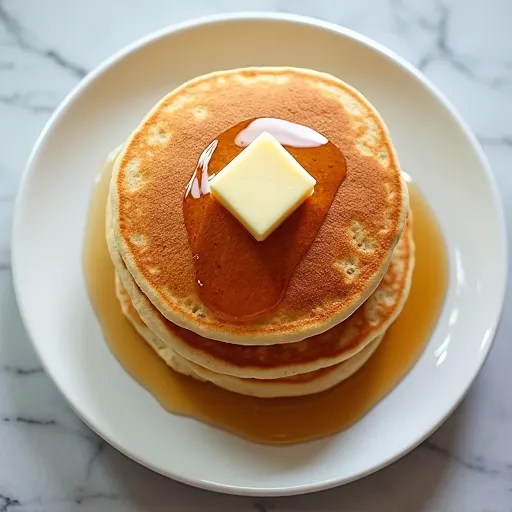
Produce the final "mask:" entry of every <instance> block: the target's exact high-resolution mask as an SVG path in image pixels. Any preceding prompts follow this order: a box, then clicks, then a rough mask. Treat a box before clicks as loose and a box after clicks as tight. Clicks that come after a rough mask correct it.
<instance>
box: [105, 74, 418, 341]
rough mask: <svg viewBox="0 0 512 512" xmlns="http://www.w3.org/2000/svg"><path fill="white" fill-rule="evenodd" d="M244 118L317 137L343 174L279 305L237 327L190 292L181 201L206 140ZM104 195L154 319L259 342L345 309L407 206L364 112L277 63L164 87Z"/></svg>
mask: <svg viewBox="0 0 512 512" xmlns="http://www.w3.org/2000/svg"><path fill="white" fill-rule="evenodd" d="M254 117H277V118H282V119H286V120H289V121H292V122H296V123H300V124H305V125H307V126H310V127H311V128H313V129H315V130H317V131H318V132H320V133H322V134H323V135H324V136H326V137H327V138H328V139H329V140H330V141H332V142H333V143H334V144H336V145H337V146H338V147H339V148H340V149H341V150H342V152H343V154H344V156H345V159H346V161H347V176H346V178H345V180H344V182H343V183H342V184H341V186H340V188H339V190H338V193H337V195H336V198H335V199H334V202H333V204H332V205H331V208H330V210H329V213H328V214H327V217H326V219H325V221H324V223H323V225H322V227H321V228H320V231H319V233H318V236H317V238H316V239H315V241H314V242H313V244H312V245H311V247H310V249H309V251H308V252H307V253H306V255H305V256H304V258H303V259H302V261H301V262H300V263H299V265H298V266H297V268H296V269H295V273H294V275H293V277H292V279H291V281H290V283H289V286H288V288H287V291H286V293H285V295H284V298H283V300H282V301H281V303H280V304H279V305H278V307H277V308H276V309H275V310H273V311H272V312H271V313H270V314H269V315H267V316H266V317H265V318H263V319H259V320H258V321H256V322H252V323H250V324H236V323H230V322H227V321H224V320H221V319H219V318H217V317H215V315H213V314H211V313H210V312H209V311H208V310H207V309H205V308H204V307H203V305H202V304H201V303H200V301H199V299H198V297H197V294H196V289H195V279H194V277H195V276H194V267H193V264H192V259H191V252H190V249H189V246H188V238H187V233H186V229H185V225H184V219H183V211H182V203H183V194H184V191H185V187H186V185H187V183H188V181H189V179H190V177H191V175H192V173H193V171H194V169H195V166H196V164H197V161H198V158H199V156H200V155H201V153H202V151H203V150H204V149H205V147H206V146H207V145H208V144H209V143H210V142H211V141H212V140H213V139H214V138H215V137H216V136H217V135H218V134H219V133H221V132H222V131H224V130H226V129H227V128H229V127H230V126H232V125H234V124H236V123H238V122H240V121H243V120H244V119H249V118H254ZM226 163H227V162H226ZM111 197H112V204H113V215H114V231H115V235H116V242H117V246H118V249H119V251H120V253H121V256H122V258H123V260H124V261H125V263H126V265H127V267H128V269H129V271H130V273H131V274H132V276H133V277H134V279H135V280H136V282H137V283H138V285H139V286H140V287H141V289H142V291H143V292H144V293H145V294H146V295H147V296H148V298H149V299H150V300H151V301H152V302H153V304H154V305H155V306H156V307H157V308H158V309H159V310H160V311H161V312H162V314H163V315H164V316H166V317H167V318H168V319H169V320H171V321H172V322H174V323H176V324H178V325H180V326H182V327H185V328H187V329H191V330H193V331H195V332H197V333H199V334H201V335H203V336H206V337H209V338H214V339H220V340H223V341H229V342H235V343H241V344H260V345H261V344H271V343H284V342H293V341H298V340H300V339H304V338H305V337H307V336H311V335H313V334H317V333H319V332H323V331H325V330H327V329H329V328H330V327H332V326H333V325H335V324H336V323H339V322H340V321H342V320H343V319H344V318H346V317H347V316H348V315H349V314H350V313H352V311H354V309H355V308H356V307H357V306H359V305H360V304H361V302H362V301H364V300H365V299H366V298H367V297H368V296H369V295H370V293H371V292H372V291H373V289H374V288H375V287H376V286H377V284H378V282H379V280H380V278H381V277H382V275H383V273H384V271H385V269H386V267H387V265H388V263H389V260H390V257H391V254H392V251H393V248H394V246H395V244H396V243H397V241H398V239H399V236H400V233H401V231H402V228H403V225H404V222H405V218H406V214H407V205H408V201H407V192H406V189H405V187H404V184H403V182H402V180H401V177H400V170H399V166H398V162H397V159H396V156H395V154H394V151H393V148H392V146H391V143H390V140H389V137H388V135H387V132H386V129H385V127H384V125H383V123H382V121H381V119H380V117H379V116H378V114H377V113H376V112H375V111H374V109H373V108H372V107H371V106H370V105H369V104H368V103H367V102H366V101H365V100H364V99H363V98H362V97H361V96H360V95H359V94H358V93H357V92H356V91H354V90H353V89H351V88H350V87H349V86H346V85H345V84H343V83H342V82H340V81H339V80H337V79H334V78H333V77H330V76H329V75H320V74H318V73H314V72H310V71H306V70H296V69H284V68H265V69H262V68H259V69H246V70H237V71H231V72H223V73H218V74H213V75H208V76H206V77H200V78H198V79H196V80H194V81H192V82H189V83H188V84H185V85H184V86H182V87H181V88H179V89H177V90H175V91H173V92H172V93H170V94H169V95H168V96H167V97H166V98H164V99H163V100H162V101H161V102H160V103H159V105H158V106H157V107H156V108H155V109H154V110H153V111H152V112H151V113H150V114H149V115H148V116H147V117H146V119H145V120H144V121H143V123H142V124H141V125H140V127H139V128H138V129H137V130H136V131H135V132H134V134H133V135H132V137H131V138H130V139H129V141H128V143H127V146H126V148H125V150H124V152H123V153H122V154H121V156H120V158H119V159H118V161H117V163H116V166H115V170H114V180H113V186H112V194H111Z"/></svg>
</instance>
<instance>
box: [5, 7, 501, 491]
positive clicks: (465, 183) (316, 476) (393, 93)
mask: <svg viewBox="0 0 512 512" xmlns="http://www.w3.org/2000/svg"><path fill="white" fill-rule="evenodd" d="M254 65H256V66H257V65H281V66H300V67H306V68H313V69H316V70H319V71H326V72H329V73H332V74H334V75H336V76H338V77H340V78H342V79H343V80H345V81H347V82H348V83H350V84H352V85H354V86H355V87H356V88H358V89H359V90H360V91H361V92H362V93H363V94H365V95H366V96H367V97H368V98H369V100H370V101H371V102H372V103H373V104H374V105H375V106H376V107H377V109H378V110H379V111H380V113H381V114H382V116H383V117H384V119H385V121H386V123H387V124H388V127H389V129H390V132H391V135H392V138H393V140H394V142H395V145H396V148H397V151H398V155H399V157H400V160H401V163H402V166H403V168H404V169H405V170H406V171H407V172H408V173H409V174H410V175H411V176H412V177H413V179H414V180H415V181H416V183H417V184H418V185H419V186H420V188H421V190H422V191H423V192H424V194H425V195H426V197H427V199H428V201H429V203H430V204H431V205H432V207H433V209H434V211H435V213H436V214H437V217H438V219H439V220H440V223H441V225H442V229H443V232H444V236H445V238H446V242H447V246H448V251H449V261H450V270H451V273H450V276H451V277H450V283H449V291H448V296H447V300H446V303H445V307H444V310H443V313H442V315H441V318H440V320H439V323H438V325H437V328H436V330H435V333H434V335H433V336H432V339H431V340H430V343H429V345H428V347H427V349H426V351H425V353H424V355H423V356H422V357H421V360H420V361H419V362H418V364H416V366H415V367H414V369H413V370H412V371H411V373H410V374H409V375H408V376H407V377H406V378H405V379H404V380H403V381H402V382H401V383H400V384H399V385H398V387H397V388H396V389H395V390H394V391H393V392H392V393H391V394H390V395H389V396H388V397H387V398H386V399H385V400H383V401H382V402H381V403H380V404H379V405H378V406H377V407H375V408H374V409H373V410H372V411H371V412H370V413H369V414H368V415H366V416H365V417H364V418H363V419H361V420H360V421H359V422H358V423H357V424H355V425H354V426H353V427H352V428H350V429H349V430H347V431H345V432H342V433H339V434H338V435H335V436H333V437H330V438H328V439H323V440H320V441H315V442H311V443H306V444H300V445H295V446H287V447H269V446H261V445H258V444H253V443H251V442H247V441H244V440H242V439H240V438H237V437H235V436H233V435H230V434H228V433H225V432H223V431H220V430H216V429H214V428H211V427H209V426H206V425H204V424H203V423H200V422H197V421H194V420H191V419H187V418H183V417H179V416H175V415H172V414H169V413H167V412H166V411H164V409H163V408H161V407H160V405H159V404H158V403H157V402H156V400H154V398H153V397H152V396H151V395H150V394H149V393H148V392H147V391H146V390H145V389H143V388H142V387H141V386H139V385H138V384H137V383H136V382H134V381H133V380H132V379H131V378H130V377H129V376H128V375H127V374H126V373H125V372H124V370H123V369H122V368H121V367H120V365H119V364H118V363H117V361H116V360H115V359H114V357H113V356H112V355H111V353H110V352H109V349H108V348H107V346H106V344H105V341H104V339H103V337H102V333H101V328H100V326H99V325H98V321H97V319H96V317H95V315H94V312H93V310H92V308H91V304H90V302H89V298H88V295H87V290H86V286H85V282H84V277H83V274H82V244H83V236H84V228H85V223H86V216H87V209H88V206H89V199H90V194H91V190H92V185H93V182H94V178H95V176H96V174H97V173H98V170H99V168H100V165H101V163H102V161H103V160H104V158H105V156H106V155H107V153H108V152H109V151H110V150H111V149H112V148H114V147H115V146H116V145H118V144H119V143H120V142H121V141H123V140H125V139H126V137H127V136H128V135H129V133H130V132H131V131H132V129H134V128H135V126H136V125H137V124H138V122H139V120H140V119H141V118H142V117H143V116H144V115H145V113H146V112H147V111H148V110H149V109H150V108H151V107H152V106H153V104H154V103H155V102H156V101H157V100H158V99H159V98H160V97H161V96H163V95H164V94H165V93H167V92H168V91H170V90H171V89H173V88H174V87H176V86H177V85H179V84H181V83H182V82H184V81H186V80H187V79H190V78H192V77H194V76H197V75H201V74H203V73H207V72H210V71H215V70H222V69H227V68H236V67H242V66H254ZM478 226H485V229H480V228H478V230H477V227H478ZM504 233H505V231H504V221H503V216H502V210H501V207H500V202H499V199H498V195H497V192H496V188H495V186H494V183H493V181H492V178H491V174H490V172H489V167H488V164H487V163H486V161H485V158H484V156H483V153H482V151H481V149H480V148H479V146H478V145H477V142H476V141H475V138H474V137H473V135H472V134H471V133H470V131H469V130H468V128H467V127H466V125H465V124H464V123H463V122H462V120H461V119H460V118H459V116H458V115H457V113H456V112H455V111H454V110H453V108H452V107H451V106H450V105H449V104H448V103H447V101H446V100H445V99H444V98H443V97H442V96H441V95H440V94H439V92H437V91H436V90H435V89H434V88H433V87H432V85H431V84H430V83H429V82H427V81H426V80H425V78H424V77H423V76H422V75H421V74H420V73H418V72H417V71H416V70H415V69H413V68H412V67H411V66H410V65H408V64H407V63H405V62H404V61H402V60H401V59H400V58H398V57H397V56H395V55H393V54H392V53H391V52H390V51H388V50H386V49H385V48H383V47H381V46H380V45H378V44H376V43H374V42H372V41H370V40H368V39H367V38H365V37H362V36H360V35H358V34H355V33H353V32H351V31H349V30H346V29H343V28H340V27H337V26H334V25H331V24H328V23H324V22H320V21H315V20H311V19H305V18H301V17H294V16H288V15H287V16H279V15H264V14H250V15H249V14H244V15H235V16H223V17H215V18H208V19H203V20H199V21H195V22H191V23H186V24H183V25H178V26H174V27H171V28H168V29H165V30H163V31H161V32H158V33H156V34H153V35H151V36H149V37H148V38H145V39H143V40H142V41H139V42H137V43H135V44H134V45H132V46H130V47H129V48H127V49H125V50H123V51H121V52H120V53H118V54H117V55H115V56H114V57H112V58H111V59H109V60H108V61H107V62H105V63H104V64H103V65H102V66H100V67H99V68H98V69H97V70H96V71H94V72H93V73H91V74H90V75H89V76H88V77H87V78H86V79H85V80H84V81H83V82H82V83H81V84H80V85H79V86H78V87H77V88H76V89H75V90H74V91H73V92H72V93H71V95H70V96H69V97H68V98H67V99H66V101H64V103H63V104H62V105H61V107H60V108H59V109H58V111H57V112H56V113H55V115H54V116H53V117H52V119H51V121H50V122H49V123H48V125H47V127H46V128H45V130H44V131H43V133H42V135H41V137H40V138H39V141H38V142H37V144H36V147H35V149H34V151H33V153H32V156H31V158H30V161H29V164H28V168H27V170H26V173H25V177H24V180H23V184H22V186H21V189H20V193H19V197H18V203H17V209H16V214H15V222H14V236H13V271H14V278H15V286H16V292H17V297H18V301H19V306H20V309H21V313H22V317H23V319H24V321H25V324H26V327H27V329H28V332H29V334H30V336H31V338H32V341H33V343H34V346H35V348H36V350H37V352H38V353H39V355H40V357H41V359H42V361H43V364H44V366H45V368H46V370H47V372H48V374H49V375H50V376H51V377H52V378H53V379H54V381H55V383H56V384H57V386H58V387H59V389H60V390H61V392H62V394H63V395H64V396H65V397H66V398H67V400H68V401H69V402H70V404H71V405H72V406H73V407H74V409H75V410H76V411H77V413H78V414H79V415H80V416H81V417H82V418H83V419H84V420H85V421H86V422H87V424H88V425H90V426H91V428H93V429H94V430H95V431H96V432H97V433H98V434H100V435H101V436H102V437H103V438H105V439H106V440H107V441H108V442H109V443H111V444H112V445H113V446H115V447H116V448H118V449H119V450H121V451H122V452H123V453H125V454H126V455H128V456H129V457H131V458H133V459H134V460H136V461H138V462H140V463H141V464H144V465H145V466H147V467H149V468H151V469H153V470H155V471H157V472H159V473H162V474H164V475H167V476H169V477H172V478H174V479H176V480H180V481H182V482H186V483H189V484H192V485H196V486H199V487H204V488H208V489H213V490H217V491H223V492H228V493H235V494H251V495H284V494H294V493H301V492H309V491H315V490H319V489H325V488H328V487H332V486H335V485H338V484H342V483H345V482H349V481H351V480H354V479H357V478H360V477H362V476H363V475H367V474H369V473H371V472H373V471H376V470H377V469H379V468H382V467H383V466H385V465H387V464H389V463H390V462H392V461H394V460H396V459H397V458H399V457H400V456H402V455H404V454H405V453H407V452H408V451H409V450H411V449H412V448H413V447H415V446H416V445H417V444H418V443H420V442H421V441H422V440H423V439H425V438H426V437H427V436H428V435H429V434H431V433H432V432H433V431H434V430H435V429H436V428H437V427H438V426H439V425H440V424H441V422H442V421H443V420H444V419H446V417H447V416H448V415H449V414H450V413H451V412H452V411H453V409H454V408H455V406H456V405H457V404H458V403H459V401H460V400H461V399H462V397H463V395H464V394H465V392H466V391H467V389H468V387H469V385H470V384H471V382H472V381H473V379H474V378H475V376H476V374H477V372H478V370H479V369H480V367H481V366H482V364H483V362H484V360H485V358H486V355H487V353H488V351H489V348H490V346H491V343H492V339H493V335H494V331H495V329H496V324H497V322H498V319H499V316H500V312H501V306H502V300H503V295H504V284H505V280H506V242H505V234H504ZM411 328H414V326H411ZM242 468H243V469H242Z"/></svg>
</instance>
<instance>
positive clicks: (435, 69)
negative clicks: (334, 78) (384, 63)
mask: <svg viewBox="0 0 512 512" xmlns="http://www.w3.org/2000/svg"><path fill="white" fill-rule="evenodd" d="M246 9H253V10H254V9H266V10H279V11H285V12H297V13H302V14H308V15H312V16H316V17H319V18H324V19H328V20H330V21H334V22H338V23H340V24H343V25H346V26H348V27H350V28H353V29H355V30H358V31H360V32H362V33H364V34H366V35H369V36H370V37H372V38H374V39H376V40H378V41H380V42H382V43H384V44H385V45H387V46H389V47H390V48H391V49H393V50H395V51H396V52H397V53H399V54H400V55H402V56H403V57H405V58H406V59H408V60H409V61H410V62H412V63H413V64H415V65H416V66H418V67H419V68H420V69H422V70H423V71H424V72H425V73H426V74H427V76H429V77H430V78H431V79H432V80H433V81H434V82H435V83H436V84H437V85H438V86H439V87H440V88H441V89H442V90H443V91H444V92H445V93H446V94H447V96H448V97H449V98H450V99H451V100H452V102H453V103H454V104H455V105H456V107H457V108H458V109H459V110H460V112H461V113H462V114H463V116H464V117H465V118H466V119H467V121H468V122H469V124H470V125H471V126H472V128H473V129H474V131H475V132H476V134H477V136H478V137H479V139H480V141H481V142H482V144H483V146H484V149H485V151H486V153H487V155H488V157H489V159H490V161H491V164H492V166H493V170H494V172H495V175H496V177H497V180H498V182H499V187H500V190H501V193H502V195H503V199H504V203H505V207H506V212H507V218H509V217H510V216H511V215H512V179H510V162H511V161H512V160H511V157H512V121H511V119H512V30H511V28H510V27H511V22H512V2H510V0H490V1H487V2H483V1H481V0H439V1H431V0H417V1H410V0H364V1H354V0H352V1H349V0H341V1H334V0H331V1H328V0H325V1H317V2H310V1H307V0H300V1H299V0H295V1H294V0H259V1H236V0H212V1H209V0H187V1H186V2H184V3H178V2H177V1H172V0H110V1H104V0H103V1H100V0H89V1H87V2H85V1H82V2H75V1H69V0H44V1H43V0H0V512H7V511H9V512H14V511H16V512H18V511H23V512H32V511H52V512H53V511H55V512H59V511H66V512H67V511H70V512H74V511H78V510H81V511H87V510H90V511H102V510H113V511H132V510H141V511H142V510H143V511H163V510H166V511H205V510H208V511H212V512H216V511H227V512H234V511H240V512H245V511H255V512H257V511H260V512H261V511H269V512H270V511H276V512H285V511H287V512H292V511H297V512H299V511H301V512H302V511H304V512H306V511H335V510H336V511H338V510H344V511H369V512H373V511H375V512H376V511H378V512H410V511H431V512H434V511H435V512H439V511H447V512H459V511H464V512H510V511H512V395H511V389H512V372H511V370H510V367H511V362H512V345H511V343H510V335H511V334H512V316H511V315H510V312H511V311H510V300H509V301H507V305H506V308H505V315H504V318H503V321H502V324H501V328H500V330H499V333H498V336H497V340H496V344H495V347H494V349H493V350H492V353H491V356H490V357H489V359H488V361H487V363H486V365H485V367H484V369H483V371H482V373H481V374H480V376H479V377H478V379H477V381H476V383H475V384H474V386H473V387H472V389H471V391H470V393H469V395H468V396H467V398H466V399H465V401H464V402H463V403H462V405H461V406H460V407H459V409H458V410H457V411H456V412H455V413H454V414H453V416H452V417H451V418H450V419H449V420H448V421H447V422H446V424H445V425H444V426H443V427H441V429H440V430H439V431H438V432H437V433H436V434H435V435H433V436H432V437H431V438H430V439H429V440H428V441H427V442H425V443H424V444H423V445H422V446H420V447H419V448H418V449H416V450H415V451H414V452H413V453H411V454H410V455H408V456H406V457H405V458H404V459H402V460H401V461H399V462H397V463H396V464H394V465H392V466H391V467H389V468H387V469H385V470H383V471H381V472H379V473H378V474H375V475H373V476H371V477H368V478H366V479H364V480H362V481H359V482H357V483H354V484H351V485H347V486H345V487H343V488H338V489H335V490H332V491H328V492H323V493H318V494H314V495H309V496H298V497H293V498H282V499H268V500H265V499H251V498H236V497H230V496H222V495H216V494H213V493H209V492H204V491H200V490H197V489H193V488H190V487H187V486H184V485H181V484H178V483H175V482H173V481H170V480H166V479H165V478H162V477H159V476H157V475H155V474H152V473H151V472H150V471H148V470H145V469H144V468H142V467H140V466H138V465H137V464H135V463H133V462H131V461H130V460H128V459H126V458H125V457H124V456H122V455H120V454H119V453H118V452H116V451H115V450H114V449H112V448H110V447H109V446H107V445H106V444H105V443H104V442H102V441H101V440H100V439H99V438H98V437H97V436H96V435H95V434H93V433H92V432H91V431H90V430H89V429H88V428H87V427H85V426H84V425H83V424H82V422H81V421H80V420H79V419H78V418H77V417H76V416H75V415H74V413H73V412H72V411H71V410H70V409H69V407H68V406H67V404H66V403H65V402H64V400H63V399H62V398H61V396H60V395H59V393H58V392H57V390H56V389H55V387H54V385H53V384H52V382H51V381H50V380H49V378H48V377H47V376H46V375H45V374H44V373H43V371H42V369H41V367H40V363H39V361H38V359H37V357H36V355H35V353H34V351H33V350H32V348H31V346H30V344H29V341H28V339H27V336H26V334H25V331H24V329H23V327H22V324H21V321H20V319H19V316H18V312H17V308H16V304H15V298H14V295H13V289H12V283H11V274H10V261H9V260H10V257H9V237H10V227H11V217H12V207H13V201H14V197H15V193H16V188H17V185H18V181H19V178H20V175H21V172H22V169H23V166H24V164H25V161H26V158H27V156H28V153H29V151H30V148H31V146H32V145H33V143H34V141H35V139H36V137H37V136H38V134H39V132H40V130H41V128H42V127H43V125H44V123H45V121H46V119H47V118H48V116H49V115H50V113H51V112H52V110H53V109H54V108H55V107H56V106H57V104H58V103H59V102H60V100H61V99H62V98H63V96H64V95H65V94H66V93H67V92H68V91H69V90H70V89H71V88H72V87H73V86H74V85H75V84H76V83H77V82H78V81H79V80H80V79H81V78H82V77H83V76H84V75H85V74H86V73H87V71H89V70H91V69H92V68H93V67H94V66H96V65H97V64H98V63H99V62H100V61H101V60H103V59H104V58H105V57H107V56H108V55H109V54H111V53H112V52H113V51H115V50H117V49H118V48H120V47H121V46H123V45H125V44H126V43H128V42H130V41H131V40H133V39H134V38H137V37H139V36H141V35H144V34H146V33H148V32H150V31H152V30H154V29H157V28H160V27H162V26H163V25H166V24H169V23H172V22H175V21H178V20H183V19H186V18H190V17H194V16H198V15H204V14H209V13H216V12H223V11H236V10H246ZM509 296H510V293H509Z"/></svg>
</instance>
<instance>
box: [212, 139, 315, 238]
mask: <svg viewBox="0 0 512 512" xmlns="http://www.w3.org/2000/svg"><path fill="white" fill-rule="evenodd" d="M315 184H316V181H315V179H314V178H313V177H312V176H311V175H310V174H309V173H308V172H307V171H306V170H305V169H304V168H303V167H302V166H301V165H300V164H299V162H297V160H295V158H293V156H292V155H290V153H288V151H286V149H284V148H283V146H281V144H279V142H278V141H277V140H276V139H275V138H274V137H273V136H272V135H270V134H269V133H267V132H263V133H262V134H261V135H260V136H259V137H257V138H256V139H254V141H253V142H252V143H251V144H249V146H247V147H246V148H245V149H244V150H243V151H242V152H241V153H240V154H239V155H238V156H237V157H235V158H234V159H233V160H232V161H231V162H230V163H229V164H228V165H226V167H224V169H222V171H220V172H219V173H218V174H217V175H216V176H215V177H214V178H213V179H212V180H211V182H210V189H211V193H212V194H213V196H214V197H215V198H216V199H217V200H218V201H219V202H220V203H221V204H222V205H223V206H224V207H225V208H226V209H227V210H228V211H229V212H230V213H231V214H232V215H233V216H234V217H235V218H236V219H238V221H239V222H240V223H241V224H242V225H243V226H245V228H246V229H247V231H249V233H251V235H252V236H253V237H254V238H255V239H256V240H258V241H263V240H265V238H267V237H268V236H269V235H270V234H271V233H272V232H273V231H274V230H275V229H276V228H277V227H279V226H280V225H281V224H282V223H283V222H284V221H285V220H286V219H287V218H288V217H289V216H290V215H291V214H292V213H293V212H294V211H295V210H296V209H297V208H298V207H299V206H300V205H301V204H302V203H303V202H304V200H306V199H307V198H308V197H309V196H310V195H311V194H312V193H313V191H314V187H315Z"/></svg>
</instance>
